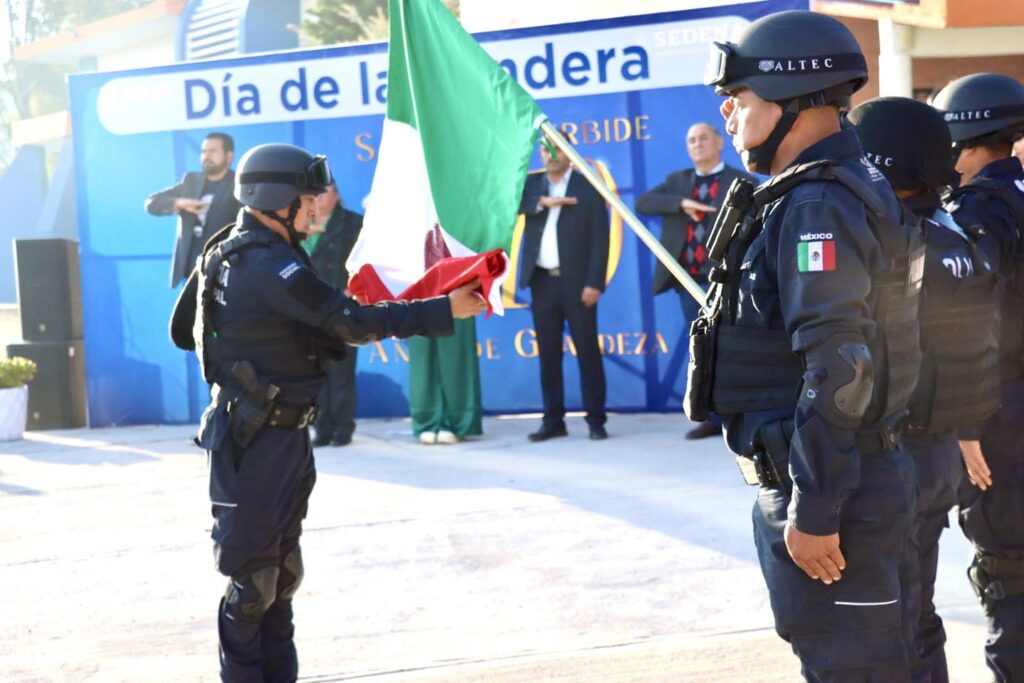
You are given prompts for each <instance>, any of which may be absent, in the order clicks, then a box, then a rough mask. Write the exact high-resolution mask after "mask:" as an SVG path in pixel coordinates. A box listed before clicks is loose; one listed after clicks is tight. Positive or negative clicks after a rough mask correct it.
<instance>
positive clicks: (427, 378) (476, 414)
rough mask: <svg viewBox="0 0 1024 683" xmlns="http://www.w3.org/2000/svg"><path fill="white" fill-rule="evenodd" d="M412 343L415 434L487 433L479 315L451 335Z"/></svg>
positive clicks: (411, 399) (411, 340)
mask: <svg viewBox="0 0 1024 683" xmlns="http://www.w3.org/2000/svg"><path fill="white" fill-rule="evenodd" d="M408 344H409V409H410V412H411V413H412V431H413V434H415V435H416V436H419V435H420V434H422V433H423V432H437V431H440V430H447V431H449V432H451V433H453V434H455V435H456V436H479V435H480V434H482V433H483V425H482V423H481V411H482V407H481V402H480V364H479V360H478V359H477V355H476V320H475V319H473V318H470V319H469V320H456V321H455V334H453V335H452V336H450V337H438V338H429V337H410V338H409V342H408Z"/></svg>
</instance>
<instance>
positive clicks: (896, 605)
mask: <svg viewBox="0 0 1024 683" xmlns="http://www.w3.org/2000/svg"><path fill="white" fill-rule="evenodd" d="M716 48H717V50H718V54H717V55H714V54H713V59H712V63H711V65H710V66H709V73H708V78H707V82H708V83H709V84H711V85H716V86H717V88H718V92H719V93H720V94H726V95H728V94H730V93H731V92H734V91H736V90H738V89H740V88H743V87H749V88H750V89H751V90H753V91H754V93H755V94H757V95H758V96H759V97H760V98H761V99H763V100H768V101H772V102H776V103H778V104H779V105H780V106H781V108H782V110H783V115H782V118H781V119H780V120H779V122H778V123H777V124H776V128H775V130H773V131H772V132H771V133H770V134H769V136H768V138H767V139H766V141H765V143H763V144H762V145H761V146H759V147H758V148H756V149H755V150H749V151H748V152H747V154H748V165H753V166H754V167H755V168H756V169H757V170H759V171H760V172H762V173H763V172H766V171H768V170H770V166H771V161H772V159H773V157H774V155H775V152H776V150H777V148H778V145H779V144H780V143H781V141H782V140H783V139H784V138H785V136H786V135H787V133H788V131H789V129H790V128H791V127H792V125H793V124H794V123H795V121H796V118H797V116H798V115H799V113H800V111H802V110H803V109H808V108H813V107H821V106H826V105H830V106H834V107H838V106H841V105H844V104H845V103H846V101H848V97H849V95H850V94H851V93H852V92H853V91H854V90H856V89H857V88H858V87H860V86H861V85H863V83H864V81H865V80H866V73H867V71H866V67H865V66H864V63H863V55H862V54H861V53H860V48H859V46H857V44H856V41H855V40H854V39H853V37H852V36H851V35H850V34H849V31H847V30H846V29H845V28H844V27H843V26H842V25H841V24H839V23H838V22H836V21H835V20H833V19H831V18H830V17H825V16H822V15H816V14H813V13H810V12H785V13H781V14H777V15H771V16H769V17H765V18H763V19H759V20H758V21H756V22H754V23H753V24H751V25H750V26H748V27H747V29H746V30H745V32H744V34H742V35H741V36H740V38H739V40H738V41H737V43H730V44H716ZM780 55H783V56H785V57H787V58H788V57H790V56H791V57H793V59H792V60H790V59H783V60H781V61H782V67H781V69H782V71H781V72H780V75H775V71H774V70H775V65H776V63H777V62H778V61H780V60H778V57H779V56H780ZM769 57H774V58H775V59H769ZM797 58H801V59H797ZM716 60H717V61H716ZM801 64H802V65H803V67H801V66H800V65H801ZM813 65H817V67H818V68H817V69H815V67H814V66H813ZM826 65H827V66H826ZM790 67H792V68H793V70H794V71H793V73H792V74H791V75H789V76H787V75H786V73H787V70H788V69H790ZM801 68H805V69H809V70H813V73H811V72H810V71H809V72H808V73H801ZM768 74H771V75H768ZM863 156H864V152H863V150H862V149H861V146H860V144H859V143H858V141H857V137H856V135H855V134H854V133H853V132H852V131H849V130H845V131H840V132H838V133H835V134H833V135H831V136H829V137H826V138H825V139H822V140H820V141H818V142H817V143H815V144H812V145H811V146H809V147H807V148H806V149H804V150H803V151H802V152H801V153H800V154H799V156H798V157H797V158H796V159H795V160H794V161H793V162H792V163H791V164H790V165H789V166H788V167H787V168H786V169H785V170H783V171H782V172H780V173H778V174H777V175H774V176H773V177H772V178H771V179H770V180H769V181H767V182H766V183H764V184H763V185H761V186H760V187H759V188H757V190H756V191H753V193H752V195H750V196H749V197H748V196H746V195H744V194H743V193H741V192H740V188H738V187H737V186H736V185H734V186H733V188H734V189H733V190H731V191H730V193H729V194H730V196H729V197H728V198H727V199H726V204H727V206H726V207H723V210H722V211H721V212H720V218H719V219H718V222H717V223H716V226H715V230H714V233H715V234H713V235H712V240H711V242H709V248H710V249H711V251H712V252H713V254H714V255H715V256H716V260H717V258H718V257H719V256H721V258H722V259H723V263H722V264H721V265H719V266H718V267H716V269H715V270H713V271H712V275H711V280H712V282H713V283H714V284H713V285H712V294H711V297H710V301H709V304H708V306H707V307H706V308H705V309H704V311H703V312H702V317H701V318H699V319H698V320H697V322H696V323H695V325H694V326H693V328H691V348H692V350H693V351H692V358H694V359H696V360H695V361H694V362H693V365H692V366H691V369H690V377H689V383H688V384H689V386H688V387H687V412H688V414H689V416H690V419H696V417H698V416H699V415H700V412H701V411H700V409H705V410H714V411H716V412H718V413H720V414H721V415H722V416H723V421H724V426H725V432H726V442H727V444H728V446H729V448H730V450H732V451H733V452H734V453H736V454H737V455H738V458H737V461H738V463H739V464H740V466H741V469H743V470H744V475H745V478H746V479H747V481H748V483H757V484H760V489H759V493H758V498H757V502H756V503H755V505H754V510H753V522H754V538H755V542H756V546H757V553H758V558H759V560H760V564H761V570H762V573H763V575H764V578H765V581H766V583H767V585H768V591H769V595H770V598H771V605H772V612H773V613H774V616H775V627H776V630H777V632H778V633H779V635H780V636H781V637H783V638H784V639H785V640H787V641H789V642H790V643H791V645H792V647H793V651H794V652H795V653H796V654H797V655H798V656H799V657H800V660H801V663H802V672H803V675H804V677H805V678H806V679H807V680H808V681H815V682H817V681H853V680H857V681H861V680H864V681H867V680H870V681H882V682H890V681H891V682H897V681H899V682H902V681H906V680H908V675H909V673H908V670H907V662H906V657H905V651H904V646H903V641H902V638H901V607H900V581H899V565H900V557H901V553H902V550H903V545H904V542H905V539H906V536H907V533H908V531H909V527H910V523H911V515H912V506H913V495H914V490H913V487H914V471H913V463H912V460H911V459H910V456H909V455H908V454H907V452H906V451H905V450H904V449H903V448H902V447H900V445H899V442H898V437H897V433H896V430H895V426H896V423H897V421H898V420H899V418H900V417H902V416H903V415H904V414H905V412H906V404H907V400H908V398H909V396H910V394H911V391H912V389H913V386H914V382H915V380H916V374H917V370H918V366H919V358H920V351H919V346H918V343H919V342H918V326H917V304H918V296H919V288H920V278H921V270H922V268H923V252H922V250H921V249H920V244H919V241H918V240H917V239H916V237H915V235H914V234H913V231H912V230H910V229H908V227H907V226H906V225H905V224H904V223H903V222H902V221H901V218H900V217H901V214H900V207H899V204H898V202H897V200H896V198H895V197H894V196H893V194H892V191H891V189H890V188H889V185H888V183H887V182H886V180H885V178H884V176H882V174H881V173H880V172H878V171H877V169H875V168H874V167H873V166H871V165H870V164H868V163H866V162H865V160H864V159H863V158H862V157H863ZM740 199H743V201H740ZM734 202H735V204H734ZM736 206H739V211H737V212H736V213H735V214H734V208H735V207H736ZM733 215H735V216H736V218H731V216H733ZM723 234H724V235H726V236H729V235H732V237H731V238H729V239H727V243H726V246H725V247H724V248H723V247H720V246H719V244H720V242H721V240H722V239H723V238H722V235H723ZM693 413H696V415H695V414H693ZM787 523H789V524H791V525H793V526H794V527H795V528H796V529H798V530H799V531H802V532H804V533H807V534H813V535H819V536H827V535H830V534H835V533H838V534H839V538H840V542H841V544H842V545H841V549H842V553H843V556H844V557H845V559H846V567H845V570H844V571H843V572H842V579H841V580H840V581H838V582H835V583H832V584H831V585H826V584H824V583H823V582H821V581H819V580H813V579H811V578H809V577H808V576H807V574H805V573H804V571H803V570H802V569H801V568H799V567H798V566H797V565H796V564H795V563H794V562H793V560H792V558H791V557H790V555H789V552H788V550H787V547H786V543H785V539H784V533H785V527H786V525H787Z"/></svg>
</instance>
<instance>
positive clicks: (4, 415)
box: [0, 356, 36, 441]
mask: <svg viewBox="0 0 1024 683" xmlns="http://www.w3.org/2000/svg"><path fill="white" fill-rule="evenodd" d="M35 374H36V364H35V363H33V362H32V361H30V360H29V359H27V358H18V357H17V356H15V357H14V358H2V359H0V441H16V440H18V439H20V438H21V437H22V435H23V434H24V433H25V421H26V419H27V417H28V386H27V384H28V383H29V382H31V381H32V378H33V377H35Z"/></svg>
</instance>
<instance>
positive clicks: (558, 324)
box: [530, 268, 607, 427]
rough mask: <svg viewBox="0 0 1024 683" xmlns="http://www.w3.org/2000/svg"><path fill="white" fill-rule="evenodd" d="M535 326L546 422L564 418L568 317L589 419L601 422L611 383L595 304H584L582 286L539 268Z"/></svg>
mask: <svg viewBox="0 0 1024 683" xmlns="http://www.w3.org/2000/svg"><path fill="white" fill-rule="evenodd" d="M530 293H531V299H532V301H531V303H530V311H531V312H532V313H533V326H534V329H535V330H536V331H537V355H538V357H539V359H540V386H541V394H542V397H543V400H544V424H545V425H547V426H550V427H558V426H560V425H562V424H564V422H565V385H564V382H563V379H562V358H563V355H564V350H563V344H564V340H563V336H562V335H563V334H564V333H565V325H566V322H568V324H569V333H570V334H571V335H572V341H573V346H574V348H575V350H576V361H577V363H579V371H580V389H581V394H582V399H583V409H584V410H585V411H586V412H587V424H588V425H590V426H591V427H600V426H603V425H604V423H605V421H606V419H607V417H606V415H605V399H606V393H607V387H606V386H605V379H604V360H603V358H602V357H601V347H600V344H599V343H598V339H597V306H596V305H595V306H584V305H583V302H582V301H581V297H582V295H583V288H582V287H581V288H579V289H577V288H575V287H568V286H565V283H563V282H562V278H561V277H560V276H554V275H550V274H549V273H548V272H547V271H544V270H541V269H539V268H538V269H537V270H535V271H534V274H533V277H532V278H531V281H530Z"/></svg>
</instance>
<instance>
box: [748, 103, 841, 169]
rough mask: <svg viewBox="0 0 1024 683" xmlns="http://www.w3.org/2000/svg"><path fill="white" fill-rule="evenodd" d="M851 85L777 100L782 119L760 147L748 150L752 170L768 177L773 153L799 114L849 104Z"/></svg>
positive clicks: (777, 149) (773, 157)
mask: <svg viewBox="0 0 1024 683" xmlns="http://www.w3.org/2000/svg"><path fill="white" fill-rule="evenodd" d="M851 90H852V85H851V84H850V83H840V84H839V85H834V86H832V87H831V88H826V89H825V90H819V91H817V92H812V93H809V94H807V95H801V96H799V97H794V98H792V99H789V100H778V101H776V104H778V105H779V106H780V107H782V117H781V118H780V119H779V120H778V122H777V123H776V124H775V128H773V129H772V132H771V133H769V134H768V137H767V138H766V139H765V141H764V142H762V143H761V144H760V145H758V146H757V147H755V148H754V149H752V150H750V152H749V153H748V155H747V156H748V158H749V159H750V161H751V162H752V163H753V164H754V170H755V171H757V172H758V173H760V174H762V175H770V174H771V169H772V160H773V159H775V153H776V152H778V151H779V145H781V144H782V141H783V139H785V137H786V136H787V135H788V134H789V131H790V130H792V129H793V126H794V125H795V124H796V119H797V117H798V116H800V112H802V111H803V110H805V109H814V108H817V107H825V106H835V107H839V106H840V105H842V104H844V103H848V102H849V97H850V92H851Z"/></svg>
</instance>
